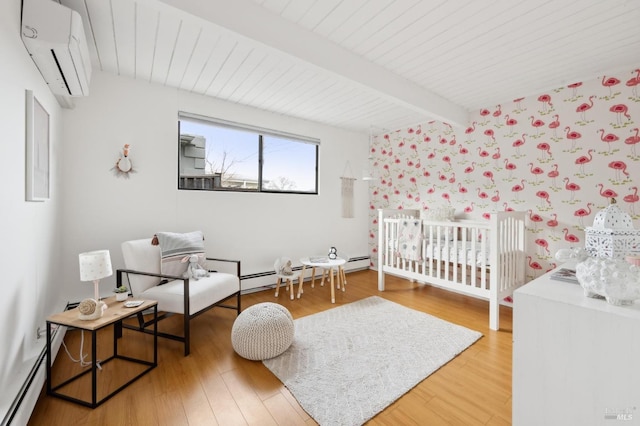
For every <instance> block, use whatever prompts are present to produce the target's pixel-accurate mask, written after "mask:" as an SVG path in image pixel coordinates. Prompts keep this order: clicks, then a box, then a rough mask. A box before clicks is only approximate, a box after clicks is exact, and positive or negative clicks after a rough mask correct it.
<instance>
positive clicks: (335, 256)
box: [328, 247, 338, 260]
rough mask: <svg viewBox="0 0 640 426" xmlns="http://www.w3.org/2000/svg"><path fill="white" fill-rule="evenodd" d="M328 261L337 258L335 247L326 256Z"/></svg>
mask: <svg viewBox="0 0 640 426" xmlns="http://www.w3.org/2000/svg"><path fill="white" fill-rule="evenodd" d="M328 257H329V259H331V260H335V259H337V258H338V249H336V248H335V247H331V248H330V249H329V255H328Z"/></svg>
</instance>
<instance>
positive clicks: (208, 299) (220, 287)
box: [136, 272, 240, 315]
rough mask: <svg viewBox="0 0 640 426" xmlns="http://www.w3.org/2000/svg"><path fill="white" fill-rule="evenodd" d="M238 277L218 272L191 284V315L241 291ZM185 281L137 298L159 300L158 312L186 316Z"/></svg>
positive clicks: (166, 285)
mask: <svg viewBox="0 0 640 426" xmlns="http://www.w3.org/2000/svg"><path fill="white" fill-rule="evenodd" d="M239 287H240V285H239V280H238V277H236V276H235V275H232V274H227V273H222V272H216V273H212V274H211V275H210V276H208V277H203V278H200V279H199V280H197V281H195V280H191V281H190V282H189V301H190V303H189V311H190V312H189V315H193V314H195V313H196V312H199V311H201V310H203V309H205V308H207V307H209V306H211V305H212V304H214V303H216V302H218V301H220V300H223V299H225V298H227V297H229V295H231V294H234V293H236V292H238V291H239ZM183 295H184V281H183V280H174V281H169V282H168V283H166V284H162V285H158V286H154V287H150V288H148V289H147V290H145V291H143V292H142V293H140V295H138V296H136V297H139V298H142V299H145V300H147V299H148V300H157V301H158V310H159V311H165V312H173V313H176V314H184V296H183Z"/></svg>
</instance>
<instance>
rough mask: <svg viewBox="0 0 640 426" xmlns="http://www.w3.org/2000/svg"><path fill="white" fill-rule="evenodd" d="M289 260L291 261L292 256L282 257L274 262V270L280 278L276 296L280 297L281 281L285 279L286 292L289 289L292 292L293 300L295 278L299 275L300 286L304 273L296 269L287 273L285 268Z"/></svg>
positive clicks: (277, 283)
mask: <svg viewBox="0 0 640 426" xmlns="http://www.w3.org/2000/svg"><path fill="white" fill-rule="evenodd" d="M289 262H291V259H290V258H288V257H280V258H278V259H276V261H275V262H274V264H273V270H274V271H275V273H276V277H277V278H278V281H277V282H276V297H278V294H279V292H280V283H281V282H282V281H284V282H285V283H286V287H285V292H286V291H287V290H288V291H289V293H290V294H291V300H293V280H294V279H295V278H296V276H297V277H298V286H300V283H301V282H302V274H301V273H300V272H297V273H296V272H295V271H291V273H290V274H289V273H286V272H285V271H284V269H283V268H284V267H285V266H286V265H287V263H289Z"/></svg>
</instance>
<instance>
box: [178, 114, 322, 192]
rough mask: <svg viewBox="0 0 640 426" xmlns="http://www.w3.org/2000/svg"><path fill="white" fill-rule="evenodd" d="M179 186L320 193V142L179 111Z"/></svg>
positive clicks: (206, 188)
mask: <svg viewBox="0 0 640 426" xmlns="http://www.w3.org/2000/svg"><path fill="white" fill-rule="evenodd" d="M179 128H180V140H179V144H180V148H179V156H180V157H179V169H180V171H179V182H178V189H201V190H213V191H215V190H225V191H230V190H231V191H233V190H235V191H249V192H251V191H254V192H288V193H302V194H317V193H318V147H319V143H320V141H319V140H317V139H312V138H307V137H304V136H297V135H290V134H287V133H284V132H278V131H274V130H268V129H260V128H257V127H253V126H249V125H243V124H238V123H231V122H227V121H223V120H218V119H213V118H206V117H200V116H194V115H191V114H186V113H180V115H179Z"/></svg>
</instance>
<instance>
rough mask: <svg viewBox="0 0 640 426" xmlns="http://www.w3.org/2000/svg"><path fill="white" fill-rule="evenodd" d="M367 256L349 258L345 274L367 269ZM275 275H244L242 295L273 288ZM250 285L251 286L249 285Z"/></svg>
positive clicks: (307, 279)
mask: <svg viewBox="0 0 640 426" xmlns="http://www.w3.org/2000/svg"><path fill="white" fill-rule="evenodd" d="M370 259H371V258H370V257H369V256H358V257H350V258H349V260H347V263H346V264H345V266H344V268H345V270H346V271H347V272H354V271H360V270H364V269H369V263H370ZM291 269H292V270H293V271H300V270H302V266H294V267H293V268H291ZM307 271H309V272H310V271H311V268H310V267H307ZM274 275H275V271H273V270H271V271H264V272H256V273H253V274H246V275H242V276H241V277H240V280H241V281H242V293H243V294H246V293H253V292H256V291H262V290H264V289H266V288H272V287H275V285H276V283H275V281H274V280H273V276H274ZM316 277H319V274H318V273H317V272H316ZM309 280H311V276H310V275H309V276H307V277H305V279H304V281H309ZM250 283H251V284H250Z"/></svg>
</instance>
